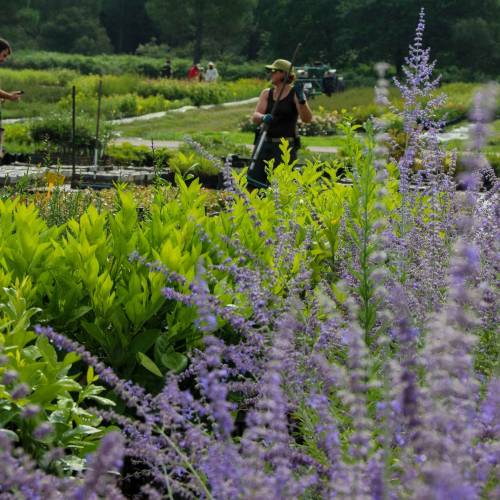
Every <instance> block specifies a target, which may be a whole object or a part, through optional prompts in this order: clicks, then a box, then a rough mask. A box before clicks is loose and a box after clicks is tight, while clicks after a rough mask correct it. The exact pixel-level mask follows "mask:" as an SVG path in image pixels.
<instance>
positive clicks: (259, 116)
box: [252, 89, 269, 125]
mask: <svg viewBox="0 0 500 500" xmlns="http://www.w3.org/2000/svg"><path fill="white" fill-rule="evenodd" d="M268 99H269V89H264V90H263V91H262V92H261V93H260V96H259V102H258V103H257V106H256V107H255V111H254V113H253V115H252V121H253V122H254V123H255V124H256V125H260V124H261V123H262V122H263V121H264V116H267V115H266V109H267V101H268Z"/></svg>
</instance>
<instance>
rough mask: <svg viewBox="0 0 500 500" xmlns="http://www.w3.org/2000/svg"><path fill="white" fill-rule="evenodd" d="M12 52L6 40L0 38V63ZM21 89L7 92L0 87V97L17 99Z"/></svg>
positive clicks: (11, 99)
mask: <svg viewBox="0 0 500 500" xmlns="http://www.w3.org/2000/svg"><path fill="white" fill-rule="evenodd" d="M11 54H12V49H11V48H10V44H9V42H8V41H7V40H4V39H3V38H0V64H2V63H3V62H4V61H5V60H6V59H7V58H8V57H9V56H10V55H11ZM22 93H23V92H22V91H21V90H14V91H13V92H7V91H5V90H2V89H0V99H3V100H6V101H19V99H20V98H21V95H22Z"/></svg>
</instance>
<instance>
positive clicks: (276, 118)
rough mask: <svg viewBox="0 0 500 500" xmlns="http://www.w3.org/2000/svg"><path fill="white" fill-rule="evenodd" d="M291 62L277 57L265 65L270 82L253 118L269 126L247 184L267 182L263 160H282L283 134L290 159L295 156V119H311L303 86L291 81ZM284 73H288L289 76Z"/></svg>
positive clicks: (260, 185)
mask: <svg viewBox="0 0 500 500" xmlns="http://www.w3.org/2000/svg"><path fill="white" fill-rule="evenodd" d="M290 66H291V63H290V62H289V61H287V60H285V59H276V61H274V62H273V63H272V64H270V65H268V66H266V68H267V69H268V70H270V71H271V83H272V84H273V86H272V87H271V88H268V89H264V90H263V91H262V92H261V94H260V97H259V102H258V103H257V106H256V108H255V112H254V114H253V116H252V120H253V122H254V123H256V124H257V125H262V124H264V123H266V124H268V125H269V129H268V131H267V137H266V141H265V142H264V144H263V146H262V149H261V151H260V154H259V157H258V158H257V159H256V161H255V163H254V165H253V168H252V169H251V171H250V170H249V172H248V174H247V180H248V184H249V185H250V186H252V187H257V188H261V187H268V186H269V181H268V179H267V174H266V162H268V161H270V160H273V159H274V166H277V165H279V164H280V163H281V151H280V148H279V146H280V142H281V139H282V138H285V139H286V140H287V141H288V144H289V146H290V147H291V154H290V156H291V160H292V161H295V160H296V159H297V150H298V149H299V147H300V142H299V135H298V131H297V120H298V118H299V117H300V119H301V120H302V121H303V122H305V123H309V122H310V121H311V120H312V113H311V109H310V108H309V105H308V104H307V100H306V96H305V94H304V89H303V88H302V86H301V85H298V84H297V83H296V84H295V85H291V84H292V83H293V81H294V79H295V74H294V72H293V68H292V71H291V72H290ZM287 73H289V75H288V78H287V76H286V75H287ZM277 100H279V101H278V105H277V106H276V109H275V111H274V114H271V110H272V109H273V106H274V103H275V102H276V101H277Z"/></svg>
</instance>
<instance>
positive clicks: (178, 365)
mask: <svg viewBox="0 0 500 500" xmlns="http://www.w3.org/2000/svg"><path fill="white" fill-rule="evenodd" d="M160 359H161V362H162V364H163V365H164V366H165V367H166V368H168V369H169V370H172V371H174V372H181V371H182V370H184V369H185V368H186V366H187V364H188V358H187V357H186V356H185V355H184V354H181V353H180V352H174V351H172V352H168V353H165V354H163V355H162V356H161V358H160Z"/></svg>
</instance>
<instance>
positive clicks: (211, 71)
mask: <svg viewBox="0 0 500 500" xmlns="http://www.w3.org/2000/svg"><path fill="white" fill-rule="evenodd" d="M217 78H219V72H218V71H217V68H216V67H215V65H214V63H213V62H209V63H208V68H207V70H206V71H205V81H206V82H216V81H217Z"/></svg>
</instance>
